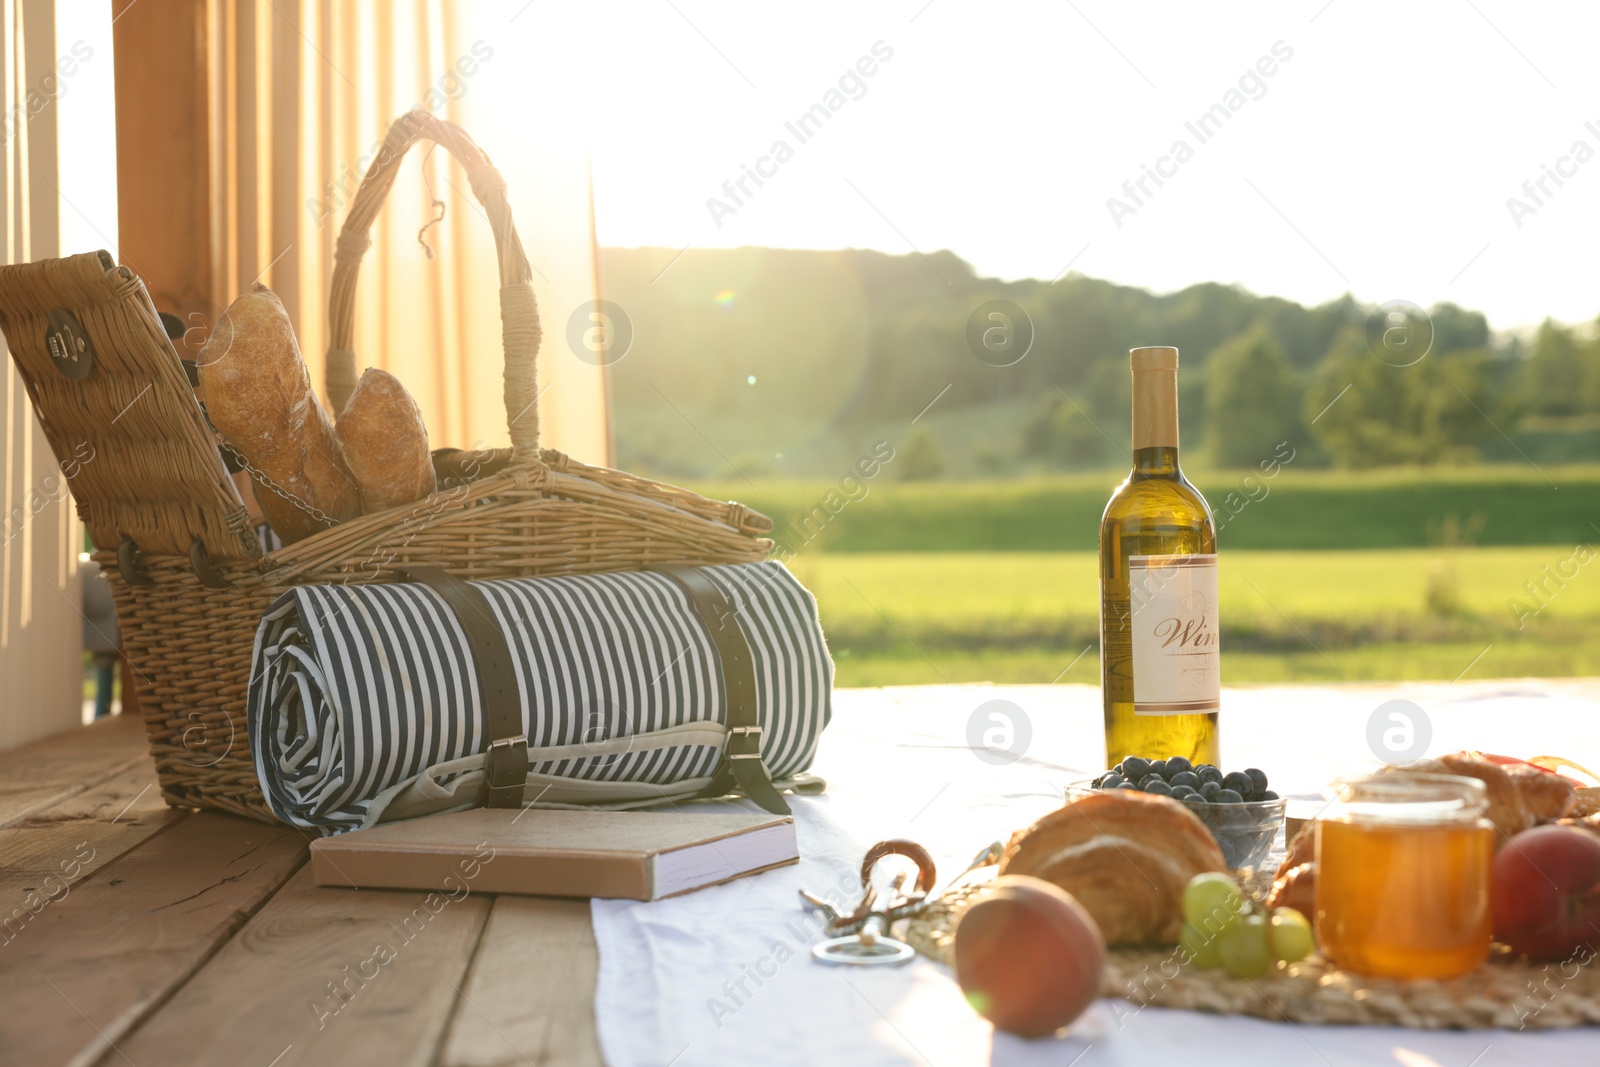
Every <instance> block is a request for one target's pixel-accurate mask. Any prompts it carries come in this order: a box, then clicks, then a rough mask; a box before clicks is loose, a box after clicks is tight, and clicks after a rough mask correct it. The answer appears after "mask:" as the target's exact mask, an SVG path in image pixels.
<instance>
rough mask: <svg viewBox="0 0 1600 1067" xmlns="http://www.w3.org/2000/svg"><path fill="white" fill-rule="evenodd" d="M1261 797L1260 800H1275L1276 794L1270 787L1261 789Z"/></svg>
mask: <svg viewBox="0 0 1600 1067" xmlns="http://www.w3.org/2000/svg"><path fill="white" fill-rule="evenodd" d="M1261 799H1262V800H1277V799H1278V794H1276V793H1274V792H1273V791H1272V790H1270V789H1263V790H1262V791H1261Z"/></svg>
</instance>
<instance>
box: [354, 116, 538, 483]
mask: <svg viewBox="0 0 1600 1067" xmlns="http://www.w3.org/2000/svg"><path fill="white" fill-rule="evenodd" d="M419 140H429V141H432V142H434V143H435V144H438V145H441V146H443V147H444V149H445V150H446V151H448V152H449V153H450V154H451V155H453V156H455V157H456V159H457V160H458V161H459V162H460V163H461V165H462V166H463V167H464V168H465V169H466V172H467V181H468V182H469V183H470V184H471V186H472V195H473V196H474V197H476V198H477V200H478V202H479V203H480V204H482V205H483V210H484V213H485V214H486V215H487V216H488V219H489V226H490V228H492V229H493V230H494V244H495V249H496V251H497V252H498V253H499V257H500V330H501V333H500V337H501V344H502V345H503V347H504V349H505V402H506V428H507V429H508V430H509V431H510V432H511V445H512V449H513V458H512V462H513V463H517V464H522V465H532V464H537V463H538V462H539V409H538V404H537V398H538V395H539V394H538V384H537V357H538V353H539V337H540V329H539V308H538V305H537V303H536V302H535V301H534V297H533V285H532V276H533V271H532V269H531V268H530V267H529V266H528V257H527V256H526V255H525V254H524V253H523V251H522V240H521V238H519V237H518V236H517V229H516V227H515V226H514V225H513V224H512V221H511V205H510V203H509V202H508V201H507V200H506V183H505V179H503V178H501V177H500V172H499V171H497V170H495V169H494V165H493V164H491V163H490V162H489V156H488V155H487V154H486V153H485V152H484V151H483V149H481V148H479V147H478V146H477V145H476V144H474V143H473V140H472V138H471V137H468V136H467V133H466V131H465V130H463V129H462V128H461V127H459V126H457V125H456V124H455V123H453V122H448V121H446V120H445V119H441V118H439V117H437V116H435V115H432V114H430V113H429V112H427V111H423V110H420V109H417V110H413V111H408V112H407V113H406V114H404V115H402V116H400V118H398V119H396V120H395V123H394V125H393V126H390V127H389V134H388V136H387V137H385V138H384V141H383V147H382V148H381V149H379V151H378V155H377V158H375V159H374V160H373V161H372V166H371V167H370V168H369V169H368V170H367V174H366V177H365V178H363V179H362V180H361V187H360V188H359V189H357V190H356V195H355V199H354V200H352V201H351V203H350V215H349V217H348V218H346V219H345V223H344V228H343V229H341V230H340V231H339V239H338V241H336V242H335V244H334V252H333V259H334V266H333V290H332V294H331V295H330V297H329V298H328V362H327V376H326V383H327V389H328V401H329V403H330V404H332V406H333V411H334V414H335V417H337V415H338V413H339V412H341V411H343V410H344V405H345V402H346V401H347V400H349V399H350V393H351V391H352V390H354V389H355V385H356V354H355V350H354V347H353V345H354V343H355V340H354V338H355V297H356V275H357V272H358V271H359V270H360V267H361V257H362V256H363V255H365V254H366V251H367V249H368V248H369V247H371V245H372V238H371V236H370V233H371V230H372V222H373V219H374V218H376V217H377V214H378V209H379V208H380V207H382V206H383V201H384V199H385V198H386V197H387V196H388V195H389V189H390V188H391V187H392V186H393V185H394V179H395V175H396V174H397V173H398V172H399V170H400V162H401V160H402V159H403V158H404V157H405V154H406V151H407V150H408V149H410V148H411V146H412V145H414V144H416V143H417V141H419Z"/></svg>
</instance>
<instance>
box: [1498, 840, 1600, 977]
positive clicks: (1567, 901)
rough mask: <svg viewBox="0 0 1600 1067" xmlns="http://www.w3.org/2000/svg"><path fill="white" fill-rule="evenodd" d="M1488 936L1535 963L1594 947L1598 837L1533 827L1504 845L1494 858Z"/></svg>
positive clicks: (1599, 898) (1599, 895) (1598, 935)
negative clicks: (1491, 923) (1491, 930)
mask: <svg viewBox="0 0 1600 1067" xmlns="http://www.w3.org/2000/svg"><path fill="white" fill-rule="evenodd" d="M1494 936H1495V937H1496V939H1498V940H1499V941H1501V942H1503V943H1505V944H1507V945H1509V946H1511V948H1512V949H1514V950H1515V951H1517V952H1522V953H1526V954H1527V955H1528V956H1531V957H1532V958H1534V959H1538V960H1558V959H1565V958H1566V957H1568V956H1569V955H1571V954H1572V952H1573V950H1575V949H1577V948H1578V947H1579V946H1580V945H1585V944H1600V837H1596V836H1595V835H1594V834H1591V833H1588V832H1586V831H1584V830H1578V829H1574V828H1573V827H1570V826H1536V827H1534V828H1533V829H1532V830H1524V831H1523V832H1522V833H1520V834H1517V835H1516V836H1515V837H1513V838H1512V839H1511V840H1510V841H1508V842H1506V843H1505V845H1504V846H1503V847H1502V848H1501V849H1500V851H1499V852H1497V853H1495V857H1494Z"/></svg>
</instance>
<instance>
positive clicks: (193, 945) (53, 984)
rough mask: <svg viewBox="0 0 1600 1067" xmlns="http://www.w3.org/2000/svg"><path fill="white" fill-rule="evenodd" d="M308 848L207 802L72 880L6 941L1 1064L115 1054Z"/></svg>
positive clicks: (290, 832)
mask: <svg viewBox="0 0 1600 1067" xmlns="http://www.w3.org/2000/svg"><path fill="white" fill-rule="evenodd" d="M305 858H306V842H305V839H304V838H302V837H301V836H300V835H299V834H298V833H296V832H295V831H294V829H293V828H291V827H287V826H265V825H262V824H261V823H256V822H252V821H250V820H248V819H240V818H236V817H234V816H231V815H218V814H213V813H210V812H205V813H201V814H196V815H191V816H189V817H187V818H185V819H183V820H181V821H180V822H179V823H178V824H177V825H176V826H174V827H173V828H172V829H171V830H169V831H167V832H166V833H163V834H159V835H157V836H156V837H154V838H151V839H150V840H149V841H147V842H146V843H145V844H144V845H143V846H142V847H139V848H136V849H134V850H133V851H131V852H129V853H127V854H126V855H123V856H121V857H120V858H118V859H116V860H114V861H113V862H111V863H108V864H106V866H104V867H102V868H101V869H100V870H99V871H97V872H96V873H95V874H94V875H93V876H91V877H90V878H88V879H85V880H83V881H81V882H79V884H78V885H77V886H75V887H74V888H73V890H72V892H71V893H70V894H68V896H67V897H66V898H65V899H63V900H62V901H60V902H59V903H56V904H52V905H50V906H49V907H46V908H45V909H44V910H43V911H41V912H39V913H38V914H37V915H35V916H34V917H33V919H32V920H31V921H30V922H29V923H28V927H27V930H26V931H25V933H24V935H23V936H21V937H18V938H17V939H16V940H15V941H13V942H12V943H11V944H9V945H7V946H6V947H5V950H4V952H5V966H4V968H3V969H0V1004H4V1005H5V1006H6V1010H5V1011H4V1012H0V1063H26V1064H56V1063H74V1064H78V1063H92V1062H94V1060H96V1059H98V1058H100V1057H101V1056H102V1055H104V1054H106V1053H107V1052H110V1053H111V1055H112V1056H113V1057H114V1058H116V1059H118V1061H119V1062H120V1057H117V1056H116V1053H115V1052H114V1051H113V1050H114V1048H115V1046H116V1045H117V1044H119V1043H120V1042H121V1041H122V1040H123V1038H124V1037H126V1035H127V1033H128V1031H129V1030H131V1029H132V1028H133V1026H134V1025H135V1024H136V1023H137V1022H138V1021H139V1019H140V1018H142V1017H143V1016H144V1015H145V1014H146V1013H147V1012H149V1010H150V1009H151V1008H152V1007H154V1006H155V1005H157V1004H159V1003H161V1002H162V1001H163V1000H165V999H166V998H167V997H168V996H169V995H170V994H171V993H172V991H173V990H174V989H176V988H177V987H178V986H179V985H181V984H182V983H183V981H184V980H185V979H187V978H188V977H189V976H190V975H191V974H193V973H194V972H195V971H196V970H197V969H198V968H199V967H200V965H201V964H203V963H204V962H205V961H206V959H208V958H209V957H210V956H211V954H212V953H213V952H215V951H216V949H217V947H218V946H219V945H221V944H222V943H223V942H224V941H226V940H227V938H228V937H229V936H230V935H231V934H232V933H233V932H234V931H235V930H237V929H238V928H239V926H240V925H241V924H242V923H243V922H244V921H245V919H246V918H247V917H248V916H249V915H250V914H251V913H252V912H253V911H254V910H255V909H256V908H257V907H258V906H259V905H260V904H261V902H262V901H263V900H264V899H266V897H267V896H269V895H270V894H271V893H272V892H273V891H274V890H276V889H277V888H278V887H279V886H281V885H282V884H283V883H284V881H285V880H286V879H287V878H288V877H289V875H290V874H292V873H293V872H294V870H295V868H297V867H299V866H300V865H301V864H303V863H304V862H305ZM270 1059H271V1057H267V1059H266V1060H263V1061H262V1062H267V1061H268V1060H270ZM147 1062H186V1061H182V1060H171V1059H167V1058H165V1057H161V1058H157V1059H151V1060H148V1061H147ZM187 1062H199V1061H187Z"/></svg>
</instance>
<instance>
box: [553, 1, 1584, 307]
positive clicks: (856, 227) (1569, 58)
mask: <svg viewBox="0 0 1600 1067" xmlns="http://www.w3.org/2000/svg"><path fill="white" fill-rule="evenodd" d="M603 10H604V11H605V14H604V15H601V16H600V17H599V18H598V23H599V25H598V26H597V28H596V39H595V40H594V42H593V44H592V47H591V48H590V49H589V52H588V54H589V56H590V57H591V58H592V60H593V62H594V63H595V69H596V70H597V71H598V72H599V85H598V95H597V98H596V100H595V103H596V106H597V107H598V114H597V116H596V119H595V127H594V128H595V130H596V137H595V143H594V148H593V154H594V155H593V158H594V181H595V207H596V215H597V225H598V229H599V237H600V240H601V242H602V243H604V244H609V245H629V246H633V245H659V246H664V247H672V248H682V247H684V246H686V245H688V246H696V247H733V246H738V245H773V246H782V247H798V248H839V247H848V246H854V247H870V248H878V249H882V250H884V251H888V252H907V251H910V250H912V249H913V248H915V249H919V250H921V251H924V252H928V251H932V250H935V249H941V248H948V249H951V250H953V251H955V252H956V253H957V254H959V255H961V256H962V257H964V258H966V259H967V260H969V261H971V262H972V263H973V264H974V265H975V266H976V267H977V269H978V270H979V272H980V273H983V274H987V275H993V276H998V277H1002V278H1019V277H1038V278H1054V277H1056V276H1057V275H1058V274H1060V273H1061V272H1062V271H1063V270H1064V269H1066V268H1067V267H1068V266H1069V264H1070V267H1071V269H1072V270H1075V271H1081V272H1083V273H1085V274H1089V275H1092V276H1096V277H1104V278H1109V279H1112V280H1115V281H1119V282H1125V283H1130V284H1135V285H1141V286H1146V287H1149V288H1152V289H1154V290H1157V291H1169V290H1173V289H1178V288H1181V287H1183V286H1185V285H1188V284H1191V283H1193V282H1199V281H1207V280H1215V281H1223V282H1237V283H1239V284H1241V285H1243V286H1245V287H1246V288H1248V289H1250V290H1252V291H1254V292H1257V293H1263V294H1276V295H1281V296H1286V297H1289V298H1292V299H1295V300H1299V301H1303V302H1307V303H1317V302H1321V301H1324V300H1328V299H1331V298H1334V297H1336V296H1338V295H1340V294H1341V293H1343V292H1346V291H1350V292H1353V293H1354V294H1355V296H1356V297H1357V298H1358V299H1361V300H1364V301H1369V302H1372V303H1381V302H1383V301H1387V300H1396V299H1399V300H1409V301H1412V302H1414V303H1417V304H1421V305H1424V306H1428V305H1431V304H1433V303H1434V302H1436V301H1441V300H1453V301H1456V302H1458V303H1461V304H1464V305H1466V306H1469V307H1474V308H1479V309H1482V310H1484V311H1486V312H1487V313H1488V315H1489V318H1490V323H1491V325H1492V326H1494V327H1495V328H1496V329H1506V328H1514V327H1519V326H1524V325H1528V324H1530V323H1536V322H1538V321H1539V320H1540V319H1542V318H1544V317H1545V316H1546V315H1551V316H1554V317H1556V318H1558V319H1561V320H1565V321H1587V320H1590V319H1592V318H1594V317H1595V316H1596V314H1597V313H1600V284H1597V283H1600V257H1597V256H1596V255H1594V254H1593V252H1592V251H1591V249H1590V247H1589V246H1590V245H1592V243H1593V237H1594V234H1595V233H1596V232H1597V223H1600V92H1597V91H1596V90H1597V88H1600V66H1597V65H1596V64H1595V63H1594V62H1593V57H1592V55H1591V54H1590V53H1591V52H1592V48H1593V44H1594V41H1595V40H1596V39H1600V7H1597V6H1594V5H1580V4H1578V3H1566V4H1541V5H1537V6H1534V5H1526V4H1516V3H1512V2H1509V0H1449V2H1416V3H1406V4H1396V3H1393V2H1361V0H1332V2H1331V3H1325V0H1296V2H1292V3H1286V2H1283V0H1279V2H1277V3H1271V4H1268V3H1256V4H1228V5H1218V4H1192V3H1161V2H1156V0H1146V2H1143V3H1138V4H1120V3H1112V2H1108V0H1071V2H1065V0H1052V2H1049V3H1023V2H1016V3H993V2H979V0H967V2H963V0H931V2H925V0H895V2H893V3H870V4H863V3H844V4H831V5H822V4H814V5H807V6H805V7H798V6H790V5H784V6H782V7H780V6H778V5H774V4H749V3H734V2H729V3H713V2H708V0H640V2H638V3H629V4H618V5H616V6H615V8H606V9H603ZM880 41H881V42H882V44H881V45H879V46H878V50H879V52H880V53H882V52H884V51H885V50H886V49H888V50H892V55H891V56H890V57H889V58H887V59H880V60H879V61H878V62H876V64H875V66H874V65H873V64H870V63H868V64H863V66H864V67H870V68H871V69H872V70H873V73H872V74H871V76H870V77H863V78H860V80H859V81H860V84H859V86H858V85H855V84H852V83H851V81H850V79H848V78H847V82H846V85H845V89H846V90H847V92H846V94H845V96H844V97H843V99H844V102H843V104H842V105H841V106H839V107H838V110H837V111H836V112H834V113H833V114H832V115H831V117H830V118H829V119H828V121H827V123H826V124H825V125H824V126H823V128H822V130H821V131H820V132H818V133H815V134H814V135H813V136H811V137H809V138H808V139H807V140H806V141H805V142H804V143H802V142H801V141H800V139H799V138H798V137H796V135H795V134H794V133H793V132H792V131H790V130H788V129H786V128H785V125H784V124H785V122H792V121H794V120H795V119H796V118H797V117H798V116H799V115H801V114H802V113H803V112H805V111H806V110H807V109H808V108H809V107H811V106H812V105H813V104H817V103H819V102H822V103H826V102H827V101H826V96H827V94H828V91H829V90H830V89H835V88H838V87H839V80H840V78H841V76H843V75H845V73H846V72H847V71H849V70H851V69H852V68H854V67H855V66H856V64H857V62H858V60H859V59H860V58H861V57H864V56H865V57H871V56H872V54H873V48H874V44H875V43H876V42H880ZM1280 42H1281V43H1280ZM1275 46H1276V49H1277V52H1278V57H1277V58H1275V59H1272V61H1271V62H1264V63H1263V64H1262V69H1270V70H1271V74H1270V76H1266V77H1256V78H1254V79H1252V78H1250V77H1246V76H1247V74H1248V73H1249V72H1253V71H1254V70H1255V68H1256V66H1257V63H1258V61H1261V60H1262V57H1269V58H1271V57H1273V55H1274V47H1275ZM1285 57H1286V58H1285ZM1241 77H1245V78H1246V84H1245V86H1244V91H1243V92H1241V93H1240V94H1239V95H1237V96H1234V97H1232V98H1231V99H1230V98H1229V97H1228V93H1229V90H1232V89H1238V88H1239V84H1240V79H1241ZM862 87H864V90H865V92H864V95H860V96H859V99H856V98H852V97H853V95H855V94H861V91H862ZM583 95H586V94H585V93H584V90H582V89H578V90H576V91H575V94H574V96H575V98H576V97H580V96H583ZM838 99H839V98H835V101H834V102H835V103H838ZM1219 103H1220V104H1223V105H1224V107H1226V105H1227V104H1229V103H1233V104H1235V105H1236V106H1237V110H1235V111H1230V112H1229V114H1228V118H1227V119H1226V121H1225V122H1221V121H1220V120H1217V121H1218V122H1219V123H1220V125H1221V127H1222V128H1221V129H1220V131H1213V132H1212V133H1211V135H1209V136H1208V137H1207V138H1206V140H1205V141H1204V142H1203V143H1202V141H1201V140H1200V139H1199V138H1198V137H1197V136H1196V135H1195V133H1194V132H1192V131H1190V130H1188V129H1186V127H1185V123H1186V122H1196V123H1197V120H1198V118H1199V117H1200V116H1201V115H1202V114H1203V113H1205V112H1206V111H1207V110H1208V109H1209V108H1211V107H1212V105H1214V104H1219ZM1589 121H1593V122H1595V124H1596V125H1595V126H1594V127H1593V128H1589V127H1586V125H1585V123H1586V122H1589ZM1202 132H1204V131H1202ZM779 140H782V141H785V142H786V143H787V145H788V147H789V149H790V150H792V157H786V158H785V159H784V160H783V161H782V162H781V163H780V162H776V161H775V160H774V161H771V162H765V163H761V166H762V168H763V169H765V170H766V171H768V172H769V174H770V176H769V177H766V178H764V179H763V181H764V184H763V185H762V186H760V187H759V188H757V187H756V186H755V185H754V184H753V183H752V182H751V181H750V180H749V179H746V190H747V191H748V192H750V193H751V195H749V196H745V195H744V194H742V193H741V194H740V197H741V200H742V201H743V202H742V203H741V204H738V205H734V204H733V201H732V200H731V199H729V198H728V197H727V196H726V194H725V193H723V191H722V185H723V183H724V182H725V181H729V180H737V179H738V178H739V177H740V176H741V174H742V168H743V166H744V165H749V166H751V167H752V168H754V167H756V166H757V164H758V163H759V162H760V161H761V157H764V156H768V155H769V154H771V153H772V152H773V148H774V142H776V141H779ZM1179 140H1183V141H1185V142H1186V143H1187V145H1188V147H1189V149H1190V150H1192V156H1190V157H1187V158H1186V159H1185V160H1184V162H1182V163H1181V164H1180V163H1178V162H1177V161H1176V160H1175V159H1174V160H1171V161H1165V162H1163V161H1162V157H1165V156H1168V155H1169V154H1170V153H1171V152H1172V151H1173V149H1174V145H1175V142H1177V141H1179ZM1580 141H1581V142H1583V144H1584V147H1583V148H1582V149H1578V148H1577V142H1580ZM1574 153H1576V155H1575V154H1574ZM780 154H781V153H780ZM1591 154H1596V156H1595V158H1591ZM1579 157H1582V159H1581V161H1580V159H1579ZM1158 164H1159V165H1160V167H1161V168H1162V169H1164V170H1166V171H1167V172H1168V174H1169V175H1170V176H1169V177H1165V178H1163V179H1162V180H1163V182H1164V183H1165V184H1164V185H1162V186H1161V187H1159V188H1157V187H1156V186H1155V185H1154V184H1153V182H1151V181H1150V179H1146V190H1147V191H1148V192H1150V193H1151V194H1152V195H1149V196H1146V195H1144V193H1140V198H1141V200H1142V201H1143V203H1142V205H1140V204H1135V203H1134V201H1133V200H1132V199H1131V198H1129V197H1128V196H1127V195H1126V194H1125V193H1124V192H1123V190H1122V185H1123V183H1124V182H1125V181H1129V180H1137V179H1138V178H1140V177H1141V174H1142V168H1143V166H1144V165H1149V166H1151V167H1152V168H1154V167H1156V166H1157V165H1158ZM1546 166H1548V167H1549V168H1551V169H1552V170H1561V171H1564V172H1566V174H1565V175H1564V176H1561V179H1560V180H1561V182H1562V183H1563V184H1562V185H1560V186H1557V185H1556V184H1555V182H1554V180H1552V179H1550V178H1548V177H1546V178H1545V185H1544V191H1542V192H1541V191H1540V190H1539V188H1538V186H1537V185H1535V186H1534V193H1535V194H1537V195H1538V197H1539V201H1538V202H1536V201H1535V200H1533V199H1532V198H1531V197H1530V196H1529V195H1528V194H1527V193H1525V192H1524V191H1523V189H1522V186H1523V183H1524V182H1527V181H1531V182H1537V181H1538V180H1539V179H1540V178H1541V177H1544V174H1545V170H1544V168H1545V167H1546ZM713 196H716V197H719V198H721V199H722V200H723V201H724V203H727V204H729V205H730V206H734V207H735V210H734V211H733V212H732V213H729V214H724V215H722V217H721V218H720V222H721V226H720V227H719V226H718V225H717V224H716V220H714V219H713V217H712V212H711V210H710V209H708V206H707V199H708V198H710V197H713ZM1112 196H1117V197H1119V198H1121V199H1122V200H1123V201H1124V202H1125V203H1128V204H1129V205H1130V206H1134V207H1136V210H1135V211H1134V212H1133V213H1131V214H1126V215H1123V216H1122V217H1121V218H1120V222H1121V226H1120V227H1119V226H1118V225H1117V223H1116V221H1114V220H1113V218H1112V214H1111V211H1110V210H1109V209H1108V206H1107V199H1108V198H1109V197H1112ZM1513 196H1515V197H1518V198H1519V199H1520V200H1522V201H1523V202H1524V203H1525V204H1526V205H1527V206H1528V207H1529V208H1531V209H1533V210H1531V211H1529V212H1527V213H1525V214H1521V217H1520V219H1514V218H1513V216H1512V212H1511V210H1510V209H1509V208H1508V205H1507V200H1508V198H1510V197H1513ZM1519 221H1520V223H1521V225H1520V226H1519V225H1518V222H1519Z"/></svg>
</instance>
